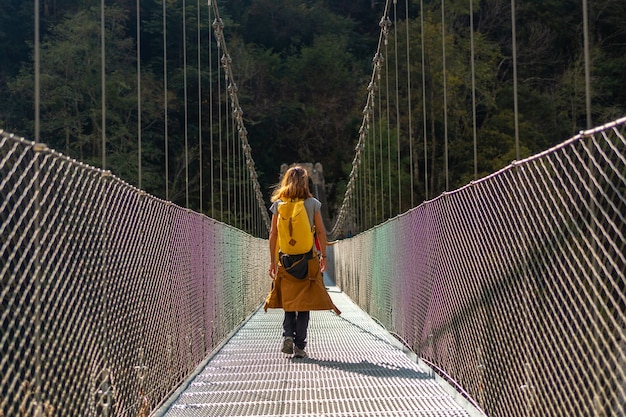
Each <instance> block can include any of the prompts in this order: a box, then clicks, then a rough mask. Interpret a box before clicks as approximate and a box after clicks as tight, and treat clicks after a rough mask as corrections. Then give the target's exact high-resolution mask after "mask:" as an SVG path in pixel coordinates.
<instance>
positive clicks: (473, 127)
mask: <svg viewBox="0 0 626 417" xmlns="http://www.w3.org/2000/svg"><path fill="white" fill-rule="evenodd" d="M473 3H474V0H469V13H470V61H471V62H470V66H471V70H472V137H473V139H474V180H477V179H478V133H477V131H476V129H477V127H476V63H475V58H474V49H475V47H474V5H473Z"/></svg>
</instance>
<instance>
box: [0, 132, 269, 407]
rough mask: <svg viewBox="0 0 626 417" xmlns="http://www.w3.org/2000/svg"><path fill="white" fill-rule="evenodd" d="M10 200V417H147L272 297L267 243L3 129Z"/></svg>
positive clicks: (0, 358) (2, 298) (1, 158)
mask: <svg viewBox="0 0 626 417" xmlns="http://www.w3.org/2000/svg"><path fill="white" fill-rule="evenodd" d="M0 197H1V199H0V274H1V275H0V276H1V281H0V302H1V303H0V305H1V309H0V314H1V316H0V328H1V331H0V416H1V417H4V416H7V417H8V416H41V417H43V416H147V415H148V413H149V411H151V410H152V409H154V408H155V407H156V406H157V405H158V404H159V403H160V402H161V401H162V400H163V399H164V398H166V397H167V396H168V394H169V393H171V391H172V390H173V389H174V388H176V387H177V386H178V385H179V384H180V383H181V382H182V381H183V380H184V379H185V378H186V377H187V376H188V375H189V374H190V373H191V372H192V371H193V370H194V368H195V367H196V366H197V365H198V364H199V363H200V362H201V361H202V360H203V359H204V358H205V357H206V355H207V353H208V352H210V351H211V350H212V349H213V348H215V347H216V346H217V345H218V344H219V343H220V341H222V340H223V339H224V338H225V337H226V336H227V335H228V333H230V332H231V331H232V330H233V329H234V328H235V327H237V326H238V325H239V324H240V323H241V322H242V321H243V320H244V319H245V318H246V316H247V315H249V314H250V313H251V312H252V311H253V310H254V309H255V308H257V307H258V305H259V303H260V302H261V301H262V299H263V297H264V296H265V294H266V293H267V291H268V289H269V288H268V285H269V284H268V280H263V279H259V277H263V276H266V271H265V266H266V263H267V255H266V252H267V249H266V248H267V241H266V240H262V239H258V238H254V237H252V236H250V235H248V234H246V233H244V232H242V231H240V230H237V229H235V228H233V227H230V226H227V225H225V224H222V223H219V222H216V221H214V220H212V219H210V218H207V217H205V216H202V215H200V214H197V213H194V212H191V211H189V210H186V209H183V208H181V207H178V206H176V205H173V204H171V203H169V202H166V201H161V200H158V199H156V198H154V197H152V196H150V195H146V194H145V193H143V192H142V191H141V190H138V189H136V188H134V187H132V186H130V185H128V184H126V183H124V182H123V181H121V180H120V179H118V178H116V177H114V176H112V175H110V173H109V172H107V171H102V170H99V169H95V168H92V167H89V166H86V165H84V164H82V163H79V162H77V161H74V160H71V159H69V158H67V157H65V156H63V155H61V154H58V153H56V152H54V151H52V150H49V149H47V148H46V147H45V146H44V145H40V144H36V143H33V142H29V141H27V140H24V139H23V138H18V137H15V136H13V135H9V134H7V133H5V132H1V131H0ZM260 269H262V270H263V271H261V270H260Z"/></svg>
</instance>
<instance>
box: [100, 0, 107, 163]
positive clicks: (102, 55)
mask: <svg viewBox="0 0 626 417" xmlns="http://www.w3.org/2000/svg"><path fill="white" fill-rule="evenodd" d="M100 38H101V42H100V76H101V79H100V83H101V87H100V88H101V91H102V102H101V103H100V104H101V111H102V169H104V170H106V169H107V157H106V74H105V68H106V66H105V62H104V61H105V57H106V54H105V51H106V47H105V40H106V36H105V32H104V0H100Z"/></svg>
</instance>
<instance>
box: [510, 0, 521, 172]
mask: <svg viewBox="0 0 626 417" xmlns="http://www.w3.org/2000/svg"><path fill="white" fill-rule="evenodd" d="M515 20H516V19H515V0H511V43H512V55H513V115H514V117H515V159H516V160H518V161H519V160H520V148H519V114H518V111H519V110H518V103H517V41H516V38H517V30H516V28H515V25H516V22H515Z"/></svg>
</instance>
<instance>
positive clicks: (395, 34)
mask: <svg viewBox="0 0 626 417" xmlns="http://www.w3.org/2000/svg"><path fill="white" fill-rule="evenodd" d="M393 41H394V46H395V67H396V68H395V70H396V73H395V78H396V140H397V147H398V149H397V150H396V156H397V159H398V172H397V175H398V210H397V211H396V213H401V212H402V182H401V175H400V173H401V172H402V168H401V166H400V84H399V83H400V80H399V77H400V71H399V69H398V61H399V58H398V1H397V0H393Z"/></svg>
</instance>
